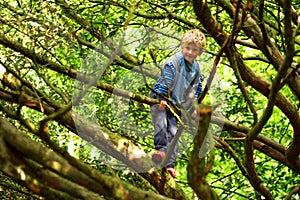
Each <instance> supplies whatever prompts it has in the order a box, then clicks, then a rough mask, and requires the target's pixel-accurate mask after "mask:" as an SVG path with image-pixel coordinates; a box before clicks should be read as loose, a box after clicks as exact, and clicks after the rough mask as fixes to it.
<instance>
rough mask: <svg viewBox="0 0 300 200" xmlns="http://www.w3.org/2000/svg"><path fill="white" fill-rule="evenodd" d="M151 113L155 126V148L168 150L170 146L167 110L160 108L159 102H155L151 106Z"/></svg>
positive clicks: (163, 150)
mask: <svg viewBox="0 0 300 200" xmlns="http://www.w3.org/2000/svg"><path fill="white" fill-rule="evenodd" d="M151 115H152V122H153V126H154V145H155V148H156V149H157V150H159V151H162V152H166V151H167V146H168V139H167V113H166V110H165V109H160V108H159V104H155V105H153V106H151Z"/></svg>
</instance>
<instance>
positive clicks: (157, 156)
mask: <svg viewBox="0 0 300 200" xmlns="http://www.w3.org/2000/svg"><path fill="white" fill-rule="evenodd" d="M165 157H166V153H165V152H163V151H156V152H154V153H153V154H152V161H153V162H154V163H156V164H159V163H161V162H162V161H163V159H165Z"/></svg>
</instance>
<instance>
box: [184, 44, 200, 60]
mask: <svg viewBox="0 0 300 200" xmlns="http://www.w3.org/2000/svg"><path fill="white" fill-rule="evenodd" d="M181 52H182V54H183V56H184V58H185V59H186V60H187V61H188V62H189V63H193V61H194V60H195V59H196V58H197V56H199V55H201V54H202V52H203V51H202V48H201V47H200V46H198V45H196V44H194V43H188V44H182V45H181Z"/></svg>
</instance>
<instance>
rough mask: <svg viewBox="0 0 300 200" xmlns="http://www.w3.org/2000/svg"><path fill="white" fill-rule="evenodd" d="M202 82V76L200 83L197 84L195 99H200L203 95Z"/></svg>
mask: <svg viewBox="0 0 300 200" xmlns="http://www.w3.org/2000/svg"><path fill="white" fill-rule="evenodd" d="M202 81H203V77H202V75H200V76H199V81H198V83H196V87H197V89H196V92H195V99H198V97H199V96H200V94H201V93H202ZM193 87H194V86H193Z"/></svg>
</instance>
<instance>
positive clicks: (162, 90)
mask: <svg viewBox="0 0 300 200" xmlns="http://www.w3.org/2000/svg"><path fill="white" fill-rule="evenodd" d="M175 76H176V70H175V67H174V65H173V64H172V63H167V64H165V65H164V68H163V69H162V72H161V76H160V78H159V79H158V81H157V83H158V84H156V88H154V89H155V90H156V91H157V92H158V93H159V94H161V95H162V96H158V97H157V98H158V99H160V100H164V99H165V98H164V97H163V96H165V97H168V96H169V95H170V92H171V90H172V88H173V87H174V82H175Z"/></svg>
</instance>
